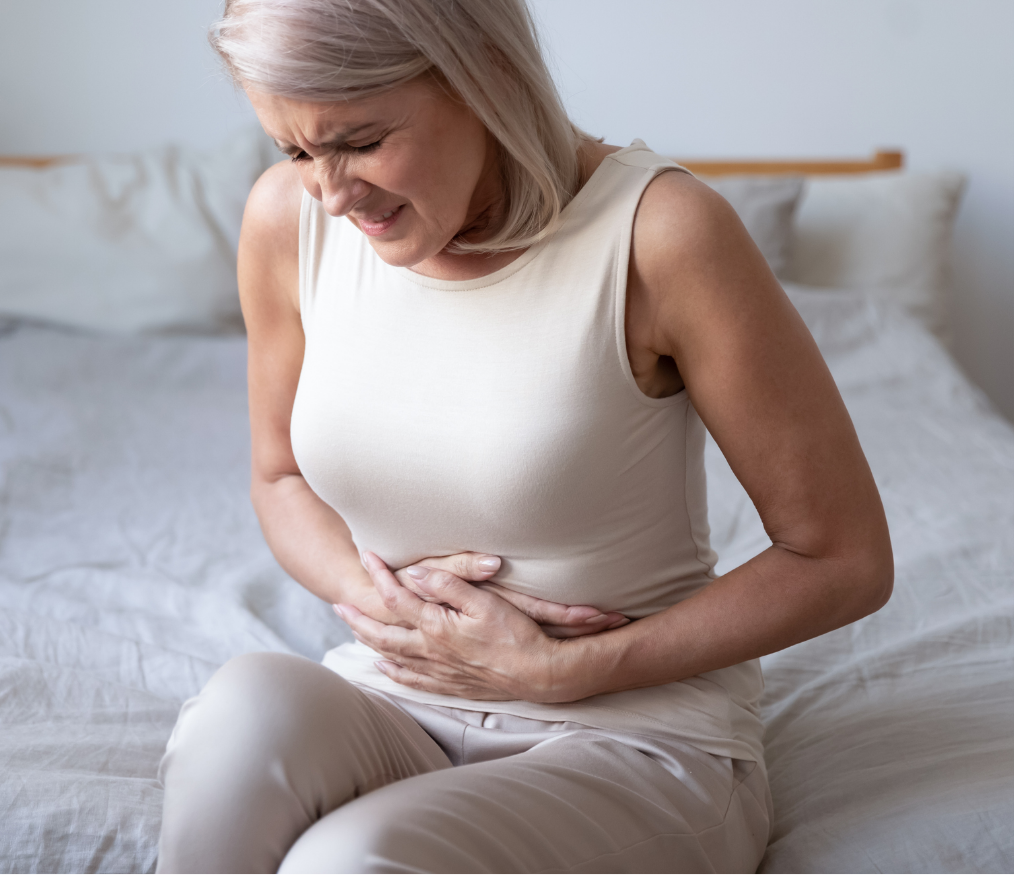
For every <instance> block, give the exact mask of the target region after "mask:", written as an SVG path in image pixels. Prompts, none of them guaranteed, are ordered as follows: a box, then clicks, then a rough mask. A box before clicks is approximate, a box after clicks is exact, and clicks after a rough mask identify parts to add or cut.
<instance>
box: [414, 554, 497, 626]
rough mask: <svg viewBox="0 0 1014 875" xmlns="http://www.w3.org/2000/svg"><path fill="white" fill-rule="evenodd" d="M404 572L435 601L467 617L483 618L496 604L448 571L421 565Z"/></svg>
mask: <svg viewBox="0 0 1014 875" xmlns="http://www.w3.org/2000/svg"><path fill="white" fill-rule="evenodd" d="M405 571H406V573H407V574H409V575H411V576H412V577H413V578H414V579H415V582H416V584H417V585H418V586H419V587H421V588H422V589H423V590H425V591H426V592H428V593H429V594H430V595H431V596H433V597H434V598H435V600H437V601H439V602H443V603H445V604H448V605H450V606H451V608H453V609H454V610H457V611H460V612H461V613H463V614H466V615H467V616H469V617H475V618H479V617H484V616H486V615H487V614H488V613H489V612H490V610H491V609H495V605H496V603H495V602H494V601H492V600H493V598H494V597H493V596H492V595H491V594H490V593H488V592H485V591H483V590H482V589H481V588H480V587H475V586H472V584H471V583H466V582H465V581H464V580H462V579H461V578H460V577H458V576H457V575H456V574H451V572H449V571H438V570H437V569H435V568H426V567H425V566H422V565H413V566H412V567H410V568H407V569H405Z"/></svg>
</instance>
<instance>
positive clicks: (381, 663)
mask: <svg viewBox="0 0 1014 875" xmlns="http://www.w3.org/2000/svg"><path fill="white" fill-rule="evenodd" d="M373 664H374V665H375V666H376V667H377V668H379V669H380V670H381V671H382V672H384V674H387V672H388V671H390V670H391V669H392V668H397V666H396V665H395V664H394V663H393V662H388V661H387V660H386V659H379V660H377V661H376V662H375V663H373Z"/></svg>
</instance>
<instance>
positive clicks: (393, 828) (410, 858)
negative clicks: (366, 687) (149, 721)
mask: <svg viewBox="0 0 1014 875" xmlns="http://www.w3.org/2000/svg"><path fill="white" fill-rule="evenodd" d="M395 702H397V704H395ZM160 775H161V777H162V780H163V782H164V785H165V808H164V813H163V820H162V837H161V841H160V846H159V860H158V871H159V872H275V871H282V872H716V871H717V872H753V871H754V870H755V869H756V867H757V865H758V863H759V862H760V859H761V856H762V854H763V853H764V847H765V845H766V844H767V839H768V831H769V824H770V821H771V814H770V812H771V802H770V795H769V793H768V788H767V782H766V781H765V779H764V776H763V772H762V770H761V769H760V768H758V767H757V765H756V764H755V763H751V762H744V761H740V760H730V759H728V758H722V757H716V756H712V755H711V754H707V753H703V752H702V751H700V750H698V749H696V748H694V747H692V746H690V745H687V744H682V743H679V742H673V741H671V740H666V741H662V740H659V739H657V738H651V737H647V736H640V735H623V734H620V733H613V732H607V731H604V730H597V729H591V728H589V727H587V726H582V725H580V724H576V723H543V722H540V721H536V720H528V719H525V718H521V717H512V716H509V715H503V714H484V713H481V712H473V711H463V710H456V709H450V708H439V707H433V706H427V705H418V704H415V703H411V702H407V701H405V700H403V699H394V698H386V697H383V696H381V695H379V694H372V693H364V692H363V691H362V690H360V689H359V688H357V687H355V686H353V685H352V684H349V683H348V682H347V681H345V680H343V679H342V678H340V677H339V676H338V675H336V674H334V673H333V672H332V671H330V670H329V669H326V668H324V667H323V666H321V665H318V664H317V663H315V662H310V661H309V660H306V659H301V658H299V657H295V656H285V655H282V654H271V653H258V654H249V655H247V656H241V657H238V658H237V659H234V660H232V661H231V662H229V663H228V664H227V665H225V666H224V667H223V668H222V669H221V670H220V671H219V672H218V673H217V674H216V675H215V676H214V677H213V678H212V679H211V680H210V681H209V682H208V685H207V686H206V687H205V688H204V690H203V691H202V692H201V694H200V695H199V696H197V697H196V698H194V699H191V700H190V701H189V702H187V703H186V704H185V705H184V706H183V710H182V711H181V713H180V717H179V721H178V722H177V724H176V728H175V730H174V731H173V735H172V738H171V739H170V740H169V745H168V748H167V751H166V755H165V758H164V759H163V761H162V768H161V772H160Z"/></svg>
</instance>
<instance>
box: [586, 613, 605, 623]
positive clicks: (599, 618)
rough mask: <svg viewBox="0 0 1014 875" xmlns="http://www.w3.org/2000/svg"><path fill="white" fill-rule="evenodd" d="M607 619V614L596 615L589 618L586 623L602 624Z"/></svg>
mask: <svg viewBox="0 0 1014 875" xmlns="http://www.w3.org/2000/svg"><path fill="white" fill-rule="evenodd" d="M605 618H606V615H605V614H596V615H595V616H594V617H589V618H588V619H587V620H585V622H586V623H601V622H602V621H603V620H604V619H605Z"/></svg>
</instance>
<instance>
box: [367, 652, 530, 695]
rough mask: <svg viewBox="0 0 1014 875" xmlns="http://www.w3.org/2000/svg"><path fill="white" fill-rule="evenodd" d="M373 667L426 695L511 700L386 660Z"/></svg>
mask: <svg viewBox="0 0 1014 875" xmlns="http://www.w3.org/2000/svg"><path fill="white" fill-rule="evenodd" d="M374 665H376V666H377V668H378V669H380V671H381V672H383V673H384V674H385V675H387V677H389V678H390V679H391V680H392V681H394V682H395V683H398V684H401V685H402V686H405V687H411V688H412V689H414V690H424V691H425V692H427V693H439V694H441V695H444V696H455V697H457V698H459V699H485V700H488V701H495V700H506V699H510V698H512V697H511V696H508V695H505V694H503V693H500V692H498V691H496V690H491V689H479V688H476V687H473V686H472V685H470V684H462V683H455V682H453V681H446V680H440V679H438V678H434V677H430V676H429V675H425V674H421V673H420V672H417V671H413V670H412V669H410V668H406V667H405V666H403V665H399V664H398V663H396V662H392V661H391V660H388V659H383V660H380V661H379V662H376V663H374Z"/></svg>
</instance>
